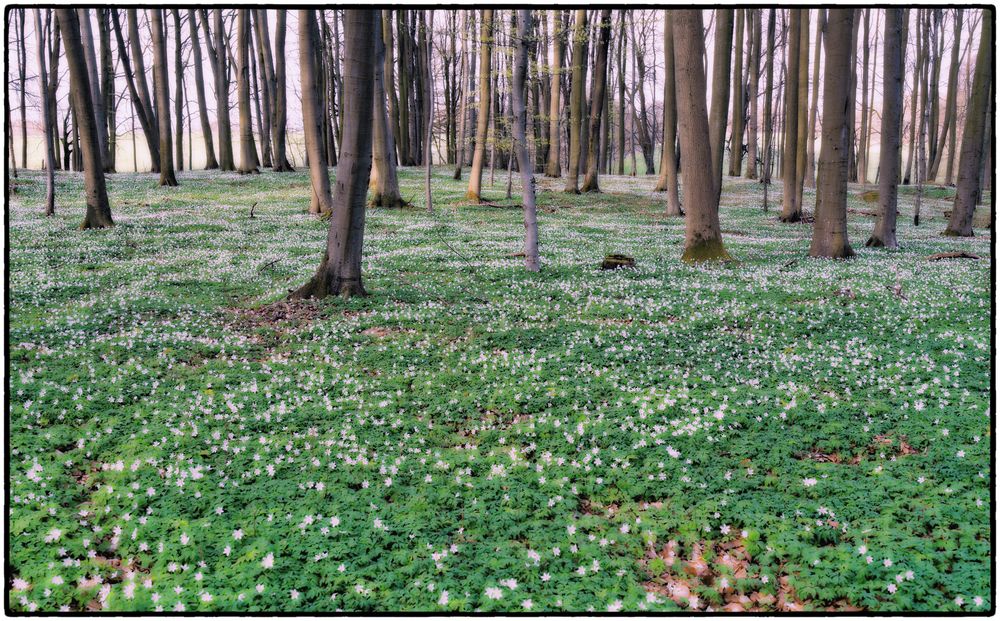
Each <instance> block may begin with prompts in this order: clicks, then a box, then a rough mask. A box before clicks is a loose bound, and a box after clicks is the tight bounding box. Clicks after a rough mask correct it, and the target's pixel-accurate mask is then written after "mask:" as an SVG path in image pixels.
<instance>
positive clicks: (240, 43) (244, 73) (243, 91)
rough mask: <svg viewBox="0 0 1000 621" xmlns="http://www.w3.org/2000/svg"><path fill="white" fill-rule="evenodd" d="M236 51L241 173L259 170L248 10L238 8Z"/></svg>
mask: <svg viewBox="0 0 1000 621" xmlns="http://www.w3.org/2000/svg"><path fill="white" fill-rule="evenodd" d="M236 19H237V22H236V23H237V28H236V47H237V50H236V53H237V55H238V57H237V61H236V62H237V74H236V91H237V95H238V98H239V108H240V167H239V170H238V172H239V173H240V174H241V175H248V174H257V173H259V172H260V170H259V169H258V167H259V166H260V160H258V159H257V145H256V144H255V143H254V139H253V119H252V118H251V114H250V12H249V10H248V9H239V11H238V12H237V16H236Z"/></svg>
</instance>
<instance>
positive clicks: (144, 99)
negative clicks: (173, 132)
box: [50, 9, 160, 172]
mask: <svg viewBox="0 0 1000 621" xmlns="http://www.w3.org/2000/svg"><path fill="white" fill-rule="evenodd" d="M110 11H111V24H112V26H113V28H114V31H115V38H116V39H117V40H118V57H119V58H120V59H121V62H122V67H123V73H124V74H125V83H126V84H127V85H128V90H129V96H130V97H131V98H132V107H133V109H134V112H135V115H136V116H138V117H139V125H140V126H141V127H142V133H143V136H144V137H145V139H146V145H147V147H148V148H149V160H150V162H151V169H152V172H159V171H160V137H159V133H158V131H159V130H158V129H157V124H156V114H155V112H154V110H153V109H152V107H148V108H147V104H148V102H149V92H148V89H147V87H146V75H145V68H142V69H140V67H141V65H142V58H141V51H142V49H141V48H139V50H140V57H139V58H138V59H135V63H130V62H129V55H128V49H127V48H126V47H125V38H124V37H123V36H122V28H121V23H120V21H119V18H118V11H117V10H116V9H110ZM134 12H135V11H134V9H129V18H128V19H129V37H130V38H131V37H132V36H136V37H138V26H136V28H135V33H136V34H135V35H133V34H132V25H133V24H135V23H136V19H135V16H134ZM136 47H138V42H136V45H133V46H132V48H133V50H134V49H136ZM50 58H51V57H50ZM50 91H51V93H52V95H51V96H53V97H54V96H55V88H53V84H52V82H51V80H50ZM53 112H55V110H54V109H53ZM54 118H55V117H53V119H54ZM132 145H133V148H134V147H135V135H134V132H133V136H132ZM133 160H134V158H133Z"/></svg>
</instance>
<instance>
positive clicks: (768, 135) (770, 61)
mask: <svg viewBox="0 0 1000 621" xmlns="http://www.w3.org/2000/svg"><path fill="white" fill-rule="evenodd" d="M775 18H776V15H775V10H774V9H768V18H767V59H766V61H765V67H764V165H763V166H762V167H761V170H760V180H761V182H762V183H764V184H765V192H766V191H767V188H766V185H767V184H769V183H771V152H772V149H773V144H772V143H773V142H774V140H773V138H774V119H773V116H772V107H773V99H774V34H775V25H776V24H775ZM766 205H767V203H766V202H765V210H766V209H767V207H766Z"/></svg>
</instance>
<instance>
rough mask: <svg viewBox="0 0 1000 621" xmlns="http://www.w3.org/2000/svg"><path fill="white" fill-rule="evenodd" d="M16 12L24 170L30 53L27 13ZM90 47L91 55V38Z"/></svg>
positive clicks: (26, 160)
mask: <svg viewBox="0 0 1000 621" xmlns="http://www.w3.org/2000/svg"><path fill="white" fill-rule="evenodd" d="M81 10H83V9H81ZM16 11H17V16H18V26H17V28H18V37H17V68H18V78H19V80H20V90H19V95H20V98H21V167H22V168H27V167H28V120H27V114H26V106H25V100H26V96H25V95H26V93H25V88H24V84H25V81H26V80H27V66H26V65H27V62H28V59H27V56H28V53H27V47H26V39H25V37H24V21H25V18H24V16H25V15H26V13H25V9H22V8H19V9H16ZM87 25H88V26H89V25H90V20H89V18H88V20H87ZM89 45H90V46H91V48H90V49H91V53H93V45H94V41H93V38H91V40H90V42H89ZM91 80H94V81H96V80H97V70H96V68H95V70H94V75H93V77H92V78H91ZM106 125H107V122H106V121H105V126H106ZM105 152H106V149H105Z"/></svg>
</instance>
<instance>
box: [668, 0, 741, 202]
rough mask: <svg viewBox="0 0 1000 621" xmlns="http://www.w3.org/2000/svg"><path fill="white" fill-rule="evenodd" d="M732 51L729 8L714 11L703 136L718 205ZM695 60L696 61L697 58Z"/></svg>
mask: <svg viewBox="0 0 1000 621" xmlns="http://www.w3.org/2000/svg"><path fill="white" fill-rule="evenodd" d="M674 45H675V46H676V45H677V41H676V40H675V41H674ZM732 48H733V9H715V51H714V53H713V55H712V108H711V111H710V112H709V119H708V122H709V129H708V133H707V134H706V135H707V136H708V143H709V146H710V148H711V149H712V166H711V168H710V170H711V171H712V179H711V182H712V184H713V187H714V188H715V202H716V203H718V202H719V197H720V196H721V194H722V160H723V156H724V155H725V150H726V117H727V116H728V113H729V74H730V65H729V57H730V54H731V53H732ZM675 49H677V48H675ZM698 60H699V62H700V61H701V57H699V58H698ZM678 101H679V98H678ZM679 105H680V104H679V103H678V106H679ZM678 109H679V108H678ZM681 161H682V162H685V163H684V169H685V170H687V163H686V160H685V159H684V155H683V152H682V153H681ZM685 191H686V190H685ZM689 211H690V210H689Z"/></svg>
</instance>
